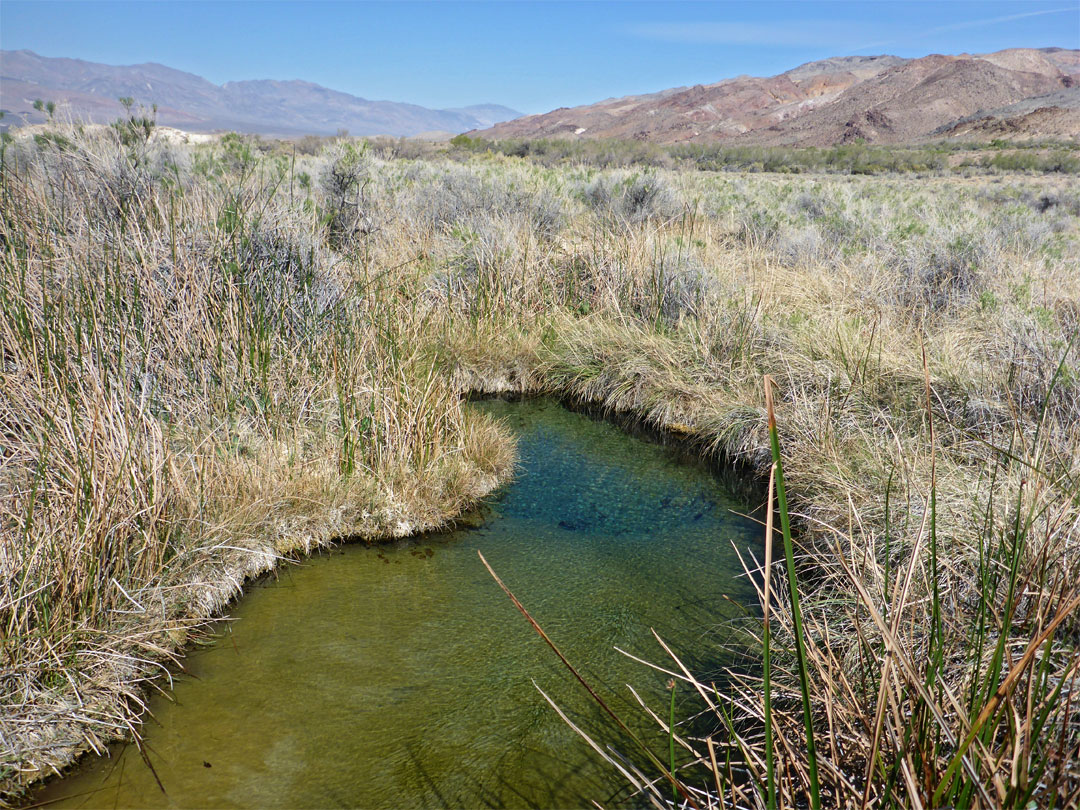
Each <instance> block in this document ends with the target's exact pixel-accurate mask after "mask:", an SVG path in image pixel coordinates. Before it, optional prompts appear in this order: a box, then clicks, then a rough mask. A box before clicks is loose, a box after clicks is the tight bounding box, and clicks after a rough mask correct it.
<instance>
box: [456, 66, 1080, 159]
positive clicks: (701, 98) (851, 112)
mask: <svg viewBox="0 0 1080 810" xmlns="http://www.w3.org/2000/svg"><path fill="white" fill-rule="evenodd" d="M478 129H480V128H478ZM473 134H477V135H480V136H482V137H486V138H623V139H638V140H645V141H654V142H659V143H680V142H716V141H726V142H730V143H732V144H748V145H750V144H758V145H791V146H830V145H834V144H840V143H849V142H853V141H856V140H860V139H861V140H863V141H866V142H870V143H905V142H911V141H918V140H922V139H932V138H944V137H964V136H970V137H977V138H980V139H987V138H993V137H1021V138H1022V137H1042V136H1053V137H1067V138H1076V137H1080V51H1077V50H1065V49H1062V48H1041V49H1030V48H1015V49H1010V50H1004V51H998V52H997V53H991V54H979V55H971V54H961V55H958V56H943V55H940V54H934V55H931V56H925V57H922V58H920V59H902V58H900V57H897V56H846V57H836V58H832V59H825V60H822V61H819V62H810V63H807V64H805V65H801V66H800V67H797V68H795V69H793V70H789V71H787V72H786V73H781V74H779V75H778V76H771V77H768V78H758V77H752V76H740V77H738V78H734V79H725V80H724V81H721V82H717V83H715V84H707V85H697V86H695V87H679V88H674V89H671V90H663V91H661V92H659V93H651V94H648V95H641V96H627V97H625V98H616V99H608V100H606V101H601V102H599V103H596V104H590V105H586V106H582V107H573V108H566V107H563V108H560V109H558V110H554V111H553V112H549V113H544V114H543V115H529V116H525V117H522V118H517V119H515V120H513V121H508V122H503V123H498V124H496V125H495V126H493V127H490V128H488V129H485V130H483V131H480V132H477V133H473Z"/></svg>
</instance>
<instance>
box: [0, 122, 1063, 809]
mask: <svg viewBox="0 0 1080 810" xmlns="http://www.w3.org/2000/svg"><path fill="white" fill-rule="evenodd" d="M60 135H61V137H60V138H59V139H57V138H51V139H45V140H43V141H42V142H40V143H34V142H32V141H21V142H19V143H17V144H16V145H15V146H12V147H9V148H8V150H7V152H6V154H5V157H4V161H5V163H4V176H3V194H4V197H3V200H4V243H3V244H4V260H3V277H2V281H0V289H2V291H3V293H2V297H0V305H2V307H3V312H4V324H3V328H4V337H3V352H4V366H3V374H4V386H3V394H2V395H0V409H2V410H0V414H2V416H0V421H2V423H3V425H4V428H3V434H4V437H5V439H4V456H3V461H2V467H0V474H2V476H3V477H2V479H0V480H2V481H3V486H4V487H5V492H4V495H5V497H4V499H3V509H4V510H5V520H4V524H3V531H4V532H5V534H4V538H3V553H4V555H5V556H4V564H5V566H6V568H5V569H4V570H5V572H7V576H6V578H5V589H6V590H5V593H6V596H5V597H4V602H3V605H4V611H5V613H4V614H3V618H4V622H5V624H7V625H8V626H10V627H11V628H12V630H11V632H10V633H9V634H8V635H7V636H6V637H5V638H6V639H15V638H16V636H18V643H17V644H15V643H11V642H7V643H6V646H5V648H4V651H5V652H4V654H5V656H9V658H8V659H7V660H8V661H9V662H10V663H9V664H6V665H7V666H9V667H10V671H11V672H12V673H14V674H13V676H12V678H10V679H8V680H6V681H5V683H6V684H9V685H11V686H9V688H8V691H7V693H6V697H5V705H7V706H11V707H13V708H12V711H10V712H7V713H6V715H5V716H6V717H8V718H9V720H8V721H7V725H6V726H5V728H4V732H3V733H4V735H5V739H12V740H18V741H21V742H20V745H21V747H19V748H13V749H12V752H13V753H12V754H11V756H10V757H9V759H8V760H7V762H8V767H9V768H11V769H15V768H20V769H23V768H32V767H37V768H39V769H40V768H42V767H43V764H44V763H47V762H49V761H54V762H60V761H62V759H61V758H60V757H59V756H54V757H53V759H52V760H49V759H48V757H49V756H50V755H48V754H46V753H43V752H45V751H47V746H48V745H51V744H53V742H52V741H53V740H59V741H60V743H58V744H62V745H71V744H74V743H77V742H78V741H79V740H80V739H86V740H88V741H89V742H90V744H92V745H96V744H98V743H99V740H101V739H104V738H105V737H107V736H109V735H110V734H112V733H114V732H115V731H116V729H119V728H122V727H124V726H125V725H127V724H129V723H131V722H133V719H134V717H135V715H136V714H137V711H136V710H137V701H138V699H139V695H140V694H141V693H140V691H139V688H138V683H137V682H138V679H139V678H141V677H145V676H146V675H147V674H149V673H151V672H152V671H153V669H152V667H151V666H149V665H144V664H141V663H140V661H148V662H149V661H156V660H159V659H160V657H161V655H163V654H164V653H165V652H166V651H168V650H171V649H174V648H175V643H176V642H177V641H178V640H179V638H180V635H181V634H180V632H179V631H181V630H182V629H183V626H184V620H186V619H189V618H193V617H199V616H203V615H206V614H207V613H208V612H210V611H212V610H215V609H217V608H218V607H219V606H220V605H221V603H222V601H223V599H225V598H227V596H228V595H230V594H232V593H235V591H236V588H237V587H238V585H239V582H240V581H242V579H243V577H244V576H246V575H247V574H248V573H250V572H252V571H255V570H260V569H261V568H263V567H265V566H267V565H269V564H271V563H272V562H273V558H274V557H275V555H280V554H281V553H283V552H285V551H287V550H289V549H293V548H297V547H299V548H307V547H309V546H310V544H312V543H315V542H322V541H325V540H327V539H329V538H331V537H334V536H340V535H348V534H355V533H361V534H376V533H379V532H393V531H407V530H409V529H410V528H413V527H416V526H422V525H432V524H434V523H435V522H437V521H439V520H441V519H443V518H444V517H445V516H447V515H449V514H452V513H453V512H454V510H456V509H458V508H460V507H461V506H462V505H463V504H464V503H465V502H466V501H467V500H468V499H469V498H470V497H474V496H476V495H477V494H479V493H480V492H482V491H484V490H485V488H487V487H489V486H491V485H492V484H493V482H494V481H495V479H496V478H498V476H499V475H500V474H502V473H503V472H504V471H505V470H506V468H507V465H508V463H509V456H508V452H507V448H506V445H505V443H504V441H503V440H502V439H501V437H500V436H499V435H498V434H497V433H496V432H494V430H493V428H492V427H491V426H490V425H488V424H487V423H485V422H483V421H482V420H477V419H476V418H475V417H471V416H469V415H468V413H467V412H464V411H462V410H461V406H460V400H459V395H460V394H461V393H463V392H467V391H517V392H546V393H552V394H556V395H558V396H563V397H569V398H575V399H580V400H587V401H589V402H592V403H597V404H600V405H602V406H604V407H607V408H610V409H612V410H616V411H623V412H632V413H635V414H637V415H639V416H640V417H643V418H645V419H647V420H649V421H650V422H652V423H654V424H656V425H658V426H661V427H666V428H670V429H673V430H677V431H679V432H680V433H682V434H684V435H687V436H689V437H690V438H691V439H692V440H694V441H697V442H698V443H699V444H700V447H701V449H702V452H704V453H714V454H717V455H721V456H723V457H726V458H729V459H732V460H737V461H740V462H743V463H745V464H748V465H750V466H751V467H752V468H754V469H756V470H757V471H758V472H759V473H760V474H761V476H762V477H763V478H768V477H769V476H770V471H772V470H773V469H774V464H776V462H777V461H779V463H780V465H781V466H782V469H783V473H784V488H783V491H784V494H785V496H786V498H787V501H788V504H789V505H788V507H787V509H786V510H785V513H786V518H785V519H789V524H790V525H789V533H790V543H791V545H790V552H791V558H790V562H791V566H790V567H789V566H788V564H787V554H786V550H785V553H779V552H778V553H777V554H775V555H773V556H772V559H771V561H775V562H773V564H772V565H771V568H770V571H769V572H768V577H767V581H769V582H770V596H769V599H768V600H767V604H768V607H769V609H768V615H769V617H770V620H769V621H770V625H769V637H770V656H769V657H770V662H769V663H770V667H769V669H768V670H767V675H768V685H769V712H768V714H769V722H768V723H766V722H765V713H766V712H765V703H764V701H763V690H764V684H765V681H764V680H763V677H762V675H763V673H758V674H757V675H746V674H742V675H738V676H737V677H735V679H734V682H733V683H734V685H733V686H732V687H730V689H728V690H726V691H724V692H722V693H721V692H717V691H716V690H714V689H713V688H712V686H711V683H710V682H707V681H705V680H703V679H702V673H695V672H690V671H688V670H683V669H681V668H680V667H679V666H678V665H676V666H674V667H671V666H670V665H668V667H669V668H670V669H671V670H672V671H673V672H675V673H676V675H678V677H680V678H682V679H683V680H685V681H686V682H687V683H689V684H691V686H692V687H693V688H694V691H695V693H696V694H698V695H699V696H700V697H701V699H702V701H703V706H702V710H703V712H704V714H703V715H701V716H699V717H697V718H696V719H695V720H694V721H693V722H689V721H687V722H686V723H685V724H682V725H680V726H679V728H677V729H676V730H675V731H674V732H673V733H672V734H671V737H672V740H673V742H674V741H675V737H678V743H679V744H678V745H677V746H676V753H677V763H676V765H677V768H676V770H677V772H678V776H679V780H680V783H681V788H682V792H681V793H680V794H679V795H680V799H679V800H678V801H679V802H680V803H686V802H693V803H696V804H698V805H699V806H704V805H712V806H725V807H727V806H740V807H741V806H767V805H769V804H770V802H769V797H770V794H771V795H772V796H773V797H774V799H775V803H776V805H785V806H792V805H798V806H802V805H804V804H807V803H809V801H808V799H807V797H808V795H809V793H810V792H811V786H812V780H811V777H810V774H811V771H812V770H813V768H815V767H816V770H817V774H818V776H817V780H818V783H819V788H818V791H817V793H818V796H819V799H820V801H821V805H822V806H851V807H858V806H882V807H886V806H904V807H926V806H946V805H954V806H969V807H991V806H1015V807H1020V806H1025V803H1026V802H1029V801H1032V800H1033V801H1035V802H1036V803H1038V804H1040V805H1046V806H1049V805H1052V804H1054V803H1056V804H1057V805H1058V806H1066V805H1067V804H1068V803H1069V802H1070V801H1075V795H1076V793H1075V791H1076V790H1077V788H1078V786H1080V775H1078V774H1077V772H1076V769H1075V765H1074V763H1075V762H1076V761H1077V759H1078V758H1077V756H1076V753H1077V752H1076V747H1077V744H1078V741H1080V727H1078V723H1077V721H1076V719H1075V717H1076V715H1075V711H1074V709H1073V702H1072V694H1073V693H1072V690H1073V683H1074V679H1075V676H1076V671H1075V669H1076V668H1075V662H1076V643H1077V639H1078V631H1080V626H1078V624H1077V618H1076V617H1077V612H1076V610H1075V604H1074V600H1075V596H1076V593H1077V590H1076V588H1077V587H1078V586H1077V585H1076V584H1075V583H1077V582H1078V581H1080V580H1078V578H1077V576H1076V574H1077V570H1076V569H1077V564H1078V557H1077V553H1076V543H1077V537H1078V533H1077V516H1078V511H1077V510H1078V503H1077V499H1076V495H1075V493H1076V491H1077V489H1078V488H1077V486H1076V477H1077V472H1078V469H1077V465H1078V459H1080V450H1078V448H1080V442H1078V439H1080V436H1078V433H1077V431H1078V428H1077V424H1078V420H1077V417H1078V416H1080V362H1078V360H1077V356H1076V351H1077V347H1076V346H1075V345H1074V343H1075V341H1076V336H1077V331H1078V329H1080V284H1078V283H1077V276H1076V270H1075V268H1076V266H1077V259H1078V257H1080V248H1078V242H1077V240H1078V217H1080V203H1078V202H1077V200H1078V199H1080V198H1077V196H1076V193H1075V191H1073V190H1072V189H1071V188H1070V187H1069V186H1068V185H1066V184H1064V183H1061V182H1060V181H1058V180H1055V179H1053V178H1032V177H1012V178H989V179H987V178H983V179H980V180H978V181H971V180H964V179H955V180H953V179H944V178H934V179H926V180H923V179H919V178H915V177H908V176H905V177H891V178H889V177H885V178H873V179H869V178H858V177H830V178H825V177H813V176H810V177H800V178H797V179H792V178H790V177H785V176H768V175H757V176H753V177H750V176H740V175H714V174H709V173H705V172H694V173H676V172H666V171H662V170H649V171H647V172H634V171H631V170H617V171H603V172H601V171H597V170H595V169H592V168H588V167H577V168H575V167H563V168H559V169H549V168H543V167H539V166H536V165H532V164H529V163H526V162H523V161H520V160H516V159H513V158H509V157H505V156H500V155H480V156H477V157H475V158H473V159H472V160H471V161H469V162H467V163H464V164H462V163H459V162H451V161H442V160H440V159H439V158H437V157H433V158H430V159H427V160H411V159H387V158H386V157H380V156H377V155H376V154H375V153H374V152H373V151H372V150H370V149H365V148H364V147H363V145H362V144H359V143H357V142H347V141H341V142H338V143H335V144H332V145H330V146H329V147H328V148H327V150H326V151H324V152H323V153H321V154H318V155H303V154H301V155H294V154H293V153H292V152H291V151H289V150H282V149H280V148H277V147H274V146H272V145H266V144H263V145H261V146H260V144H258V143H254V142H252V141H246V140H244V139H242V138H237V137H235V136H231V137H228V138H225V139H222V140H220V141H218V142H216V143H214V144H210V145H206V146H195V147H186V146H177V145H172V146H170V145H169V144H168V143H166V142H164V141H161V142H158V141H155V140H154V139H151V140H150V141H148V142H146V143H142V144H138V143H137V144H135V145H134V146H132V145H126V146H125V145H123V144H121V143H119V142H118V141H117V140H116V139H115V138H114V137H113V136H111V135H101V134H100V133H99V134H95V133H93V132H86V133H82V134H80V133H78V132H75V131H74V130H72V131H67V132H62V133H60ZM765 375H770V376H771V377H772V378H773V379H774V380H775V381H776V389H775V391H774V403H773V413H774V415H775V424H776V428H777V450H778V455H777V457H776V458H774V454H773V452H772V449H771V447H770V445H771V441H770V435H769V420H768V417H767V408H766V400H765V394H764V390H763V387H762V379H763V377H764V376H765ZM779 483H780V482H779V481H777V484H778V485H779ZM780 522H781V523H783V522H784V521H780ZM778 548H779V547H778ZM781 560H783V562H782V563H781V562H780V561H781ZM763 561H764V554H762V555H758V556H755V557H754V558H748V559H747V561H746V562H747V567H748V569H750V570H751V571H752V572H754V573H755V575H756V576H757V577H758V578H759V579H766V578H765V577H763V576H762V575H763V573H764V572H763V571H762V570H761V569H762V564H763ZM16 573H19V574H21V575H20V576H15V574H16ZM792 585H794V586H796V587H795V588H792V587H790V586H792ZM35 589H37V590H35ZM793 596H797V597H798V599H799V604H800V608H801V632H800V631H799V630H797V629H796V627H795V623H794V620H793V619H794V614H793V612H792V608H793V607H794V602H793ZM762 599H763V601H764V600H765V596H764V593H762ZM163 628H168V629H171V630H172V636H171V637H170V636H168V633H164V634H163V633H162V629H163ZM761 629H762V628H760V627H755V626H751V627H749V628H748V631H749V632H754V633H757V632H760V630H761ZM170 639H171V640H170ZM800 640H801V648H802V650H803V655H802V656H800V655H799V654H797V652H796V651H797V650H798V649H799V648H800V644H799V642H800ZM110 645H111V646H110ZM673 652H674V653H675V654H676V655H677V654H678V651H673ZM696 658H701V656H696ZM800 658H801V660H802V665H801V666H800V664H799V661H800ZM117 662H120V663H117ZM95 678H96V679H97V680H95ZM91 686H93V688H91ZM804 688H805V693H804ZM91 695H92V696H93V698H92V700H94V701H97V702H95V703H92V702H91V699H88V696H91ZM80 700H81V701H82V702H83V704H84V705H83V706H81V707H80V706H79V701H80ZM125 701H126V702H127V704H126V705H127V707H126V708H123V707H124V705H125ZM805 705H808V706H809V709H810V711H809V713H808V715H809V719H807V716H806V715H807V713H806V712H805V711H804V706H805ZM88 706H89V708H87V707H88ZM57 707H61V708H57ZM666 710H667V707H654V711H655V712H656V715H657V716H658V717H663V716H664V715H665V713H666ZM35 712H36V713H35ZM49 712H52V713H53V714H52V715H50V714H49ZM94 712H98V714H94ZM50 716H51V717H52V718H53V719H49V718H50ZM807 722H809V723H810V725H811V726H812V728H813V733H814V741H815V742H816V746H815V750H814V757H813V761H814V763H815V764H814V766H813V767H812V766H811V757H810V749H809V747H808V746H807V744H806V743H807V739H808V738H807ZM20 724H22V725H20ZM38 729H53V731H51V732H50V733H53V734H54V735H57V736H54V737H53V738H50V739H45V738H39V737H35V736H34V734H35V733H37V730H38ZM766 730H768V736H766ZM63 734H67V735H68V736H67V737H64V736H63ZM627 753H633V752H632V751H629V752H627ZM666 759H667V757H665V756H655V761H656V762H659V763H660V764H661V767H660V769H659V770H658V771H657V773H658V774H659V773H660V771H662V770H667V769H669V768H668V766H666V765H664V764H663V763H664V761H665V760H666ZM643 762H646V763H652V764H646V765H642V766H641V770H642V773H641V776H642V781H641V784H642V785H643V789H644V790H645V792H646V793H649V794H651V795H652V798H653V799H655V801H657V802H659V803H661V804H664V803H667V802H670V801H671V792H670V787H669V785H668V784H667V783H664V784H660V783H657V789H656V790H655V791H651V789H649V788H647V787H644V786H645V785H647V784H649V783H651V780H652V779H653V777H651V776H649V774H648V773H646V771H648V769H649V768H651V767H655V762H654V761H653V759H650V758H648V757H646V759H645V760H643ZM669 764H670V763H669ZM38 772H40V770H39V771H38ZM9 774H10V775H14V770H11V771H10V772H9ZM770 774H771V776H772V790H771V791H770V790H768V789H767V783H768V781H769V780H768V778H767V776H768V775H770ZM661 775H662V774H661ZM635 778H637V776H636V775H635ZM759 784H760V785H761V786H762V789H761V790H758V789H757V786H758V785H759Z"/></svg>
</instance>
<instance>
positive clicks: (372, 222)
mask: <svg viewBox="0 0 1080 810" xmlns="http://www.w3.org/2000/svg"><path fill="white" fill-rule="evenodd" d="M374 171H375V166H374V162H373V160H372V159H371V157H370V155H368V153H367V149H366V147H365V145H364V144H356V143H353V142H348V141H346V142H342V143H338V144H335V145H334V146H332V147H331V148H330V149H329V150H327V152H326V153H325V156H324V162H323V164H322V169H321V171H320V174H319V185H320V188H321V190H322V193H323V199H324V206H325V210H324V214H323V221H324V222H325V223H326V227H327V234H328V237H329V241H330V245H331V246H332V247H335V248H348V247H352V246H355V245H356V244H357V243H358V242H359V241H361V240H363V239H364V238H366V237H368V236H370V235H371V234H372V233H374V232H375V230H376V229H377V225H376V219H375V216H374V210H375V208H374V206H373V205H372V204H371V201H370V200H369V199H368V187H369V186H370V185H371V183H372V178H373V174H374Z"/></svg>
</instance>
